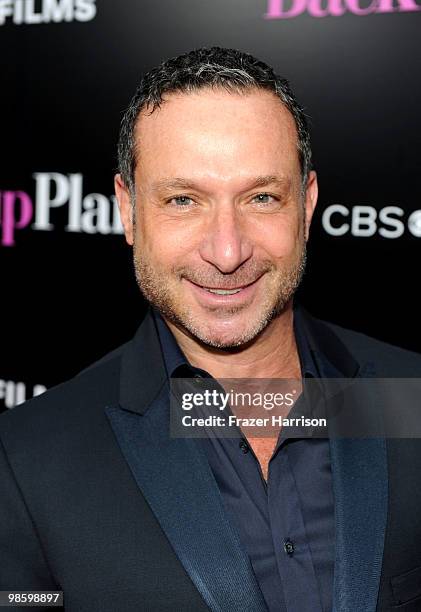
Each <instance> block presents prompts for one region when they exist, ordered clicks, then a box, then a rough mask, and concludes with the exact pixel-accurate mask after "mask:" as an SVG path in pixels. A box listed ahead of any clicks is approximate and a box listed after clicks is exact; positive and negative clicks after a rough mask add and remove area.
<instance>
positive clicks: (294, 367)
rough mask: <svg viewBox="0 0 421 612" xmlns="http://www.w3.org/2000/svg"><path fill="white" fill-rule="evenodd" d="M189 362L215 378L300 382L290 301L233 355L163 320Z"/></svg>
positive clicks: (233, 352)
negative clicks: (200, 340)
mask: <svg viewBox="0 0 421 612" xmlns="http://www.w3.org/2000/svg"><path fill="white" fill-rule="evenodd" d="M166 323H167V325H168V326H169V328H170V329H171V331H172V333H173V334H174V336H175V339H176V340H177V343H178V345H179V346H180V348H181V350H182V351H183V353H184V354H185V356H186V357H187V359H188V360H189V362H190V363H191V364H192V365H193V366H195V367H198V368H201V369H202V370H206V371H207V372H209V374H211V375H212V376H213V377H214V378H301V371H300V362H299V358H298V351H297V345H296V342H295V336H294V328H293V311H292V301H291V302H290V303H289V305H288V306H287V307H286V308H285V310H284V311H283V312H282V314H280V315H279V316H278V317H276V318H275V319H273V320H272V321H271V322H270V323H269V325H268V326H267V327H266V328H265V329H264V330H263V331H262V333H261V334H259V336H258V337H257V338H256V339H255V341H254V342H252V343H250V344H248V345H247V346H245V347H244V348H241V347H240V348H239V349H236V350H234V351H232V352H230V351H223V350H221V349H215V348H213V347H207V346H205V345H203V344H201V343H199V342H197V340H196V339H195V338H194V337H193V336H191V335H189V334H187V333H186V332H185V331H184V330H181V329H180V328H178V327H177V326H175V325H174V324H173V323H171V322H170V321H168V320H167V319H166Z"/></svg>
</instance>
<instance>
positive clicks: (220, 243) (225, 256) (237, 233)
mask: <svg viewBox="0 0 421 612" xmlns="http://www.w3.org/2000/svg"><path fill="white" fill-rule="evenodd" d="M252 251H253V248H252V243H251V241H250V240H249V238H248V237H247V233H246V227H245V219H244V218H243V217H242V215H241V214H240V213H239V212H238V211H237V210H236V209H235V206H234V204H233V203H227V204H226V205H221V206H217V207H215V210H214V212H213V214H212V216H211V217H210V219H209V221H208V224H207V227H206V230H205V235H204V236H203V240H202V243H201V246H200V255H201V257H202V259H204V260H205V261H207V262H209V263H211V264H212V265H214V266H215V267H216V268H218V270H219V271H220V272H222V273H224V274H229V273H230V272H234V271H235V270H236V269H237V268H238V267H239V266H241V265H242V264H243V263H244V262H245V261H247V259H249V258H250V257H251V255H252Z"/></svg>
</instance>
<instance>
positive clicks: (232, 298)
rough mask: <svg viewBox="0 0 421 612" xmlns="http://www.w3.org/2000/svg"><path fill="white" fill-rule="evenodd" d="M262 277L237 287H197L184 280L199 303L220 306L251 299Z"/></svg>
mask: <svg viewBox="0 0 421 612" xmlns="http://www.w3.org/2000/svg"><path fill="white" fill-rule="evenodd" d="M262 276H263V275H262ZM262 276H259V277H258V278H257V279H255V280H253V281H251V282H250V283H246V284H244V285H240V286H237V287H227V286H225V287H206V286H204V285H199V284H197V283H195V282H193V281H191V280H189V279H185V280H186V281H187V282H188V284H189V286H190V287H191V288H192V289H193V291H194V293H195V295H196V296H197V297H199V299H200V300H201V301H204V302H205V303H207V304H209V303H213V304H220V305H223V304H227V305H229V304H234V303H240V302H243V301H246V300H247V299H249V298H251V297H252V296H253V294H254V291H255V290H256V286H257V285H258V283H259V280H260V279H261V277H262Z"/></svg>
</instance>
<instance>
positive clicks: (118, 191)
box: [114, 174, 133, 245]
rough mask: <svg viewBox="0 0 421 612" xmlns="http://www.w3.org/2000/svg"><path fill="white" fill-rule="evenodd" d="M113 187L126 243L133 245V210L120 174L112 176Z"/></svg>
mask: <svg viewBox="0 0 421 612" xmlns="http://www.w3.org/2000/svg"><path fill="white" fill-rule="evenodd" d="M114 189H115V195H116V198H117V203H118V208H119V210H120V219H121V223H122V225H123V228H124V234H125V236H126V241H127V244H130V245H133V210H132V202H131V198H130V193H129V190H128V188H127V187H126V185H125V184H124V182H123V179H122V178H121V174H116V175H115V177H114Z"/></svg>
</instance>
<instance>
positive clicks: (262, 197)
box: [253, 193, 278, 204]
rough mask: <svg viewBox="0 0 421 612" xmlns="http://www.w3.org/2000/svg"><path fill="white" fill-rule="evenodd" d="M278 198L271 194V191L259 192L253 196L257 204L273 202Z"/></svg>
mask: <svg viewBox="0 0 421 612" xmlns="http://www.w3.org/2000/svg"><path fill="white" fill-rule="evenodd" d="M277 199H278V198H275V197H274V196H272V195H270V193H258V194H257V195H255V196H254V197H253V201H254V202H257V204H272V203H273V202H276V201H277Z"/></svg>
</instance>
